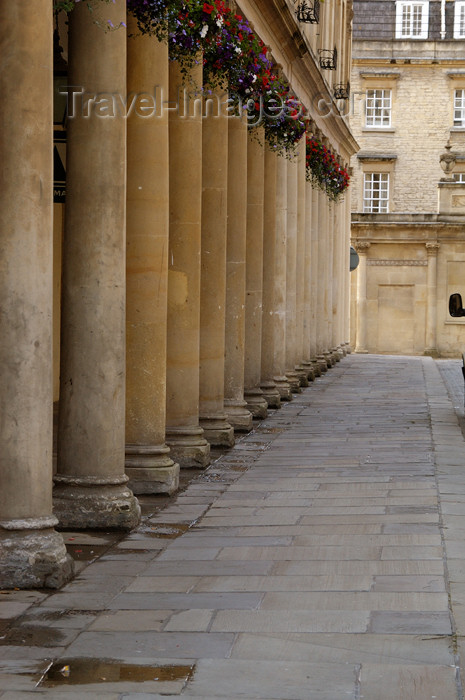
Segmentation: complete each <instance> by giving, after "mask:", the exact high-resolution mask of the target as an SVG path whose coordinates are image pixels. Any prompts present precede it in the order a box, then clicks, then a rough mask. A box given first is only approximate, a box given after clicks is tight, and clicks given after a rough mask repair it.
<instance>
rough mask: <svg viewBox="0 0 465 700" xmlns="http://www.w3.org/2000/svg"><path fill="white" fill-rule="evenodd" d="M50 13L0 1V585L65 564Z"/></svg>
mask: <svg viewBox="0 0 465 700" xmlns="http://www.w3.org/2000/svg"><path fill="white" fill-rule="evenodd" d="M51 18H52V17H51V3H50V2H48V0H38V1H37V2H35V3H34V4H33V5H32V6H31V4H30V3H29V2H25V0H23V1H22V2H16V3H2V4H1V6H0V56H1V58H0V65H1V71H0V86H1V95H2V100H1V103H0V129H1V134H2V137H1V140H0V160H1V163H2V176H1V186H0V202H1V206H0V230H1V235H0V297H1V299H2V302H1V303H2V321H1V342H0V415H1V416H2V420H1V428H0V482H1V488H0V588H31V587H37V588H41V587H43V586H47V587H50V588H59V587H60V586H61V585H62V584H63V583H65V582H66V581H67V580H68V579H69V578H70V576H71V574H72V569H73V565H72V562H71V560H70V558H69V557H68V556H67V554H66V548H65V545H64V542H63V538H62V536H61V535H60V534H58V533H57V532H56V531H55V530H54V526H55V525H56V524H57V522H58V521H57V519H56V517H54V516H53V515H52V403H53V386H52V364H51V361H52V346H51V341H52V275H53V260H52V243H53V241H52V228H53V222H52V186H53V173H52V167H53V162H52V65H53V58H52V22H51ZM31 105H34V109H31ZM38 114H40V119H38V118H37V115H38Z"/></svg>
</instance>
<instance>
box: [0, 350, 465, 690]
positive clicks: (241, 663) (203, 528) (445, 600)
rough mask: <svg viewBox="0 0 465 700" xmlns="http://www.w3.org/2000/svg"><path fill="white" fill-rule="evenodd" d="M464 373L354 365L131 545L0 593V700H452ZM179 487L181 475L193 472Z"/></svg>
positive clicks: (464, 576)
mask: <svg viewBox="0 0 465 700" xmlns="http://www.w3.org/2000/svg"><path fill="white" fill-rule="evenodd" d="M460 367H461V361H459V360H439V361H435V360H433V359H431V358H428V357H395V356H375V355H350V356H348V357H346V358H345V359H343V360H342V361H341V362H340V363H338V364H337V365H336V367H334V368H333V369H332V370H331V371H330V372H328V373H327V374H326V375H324V376H323V377H321V378H318V379H317V380H316V381H315V382H314V383H313V384H312V385H311V386H310V387H309V388H308V389H305V390H303V392H302V393H301V394H299V395H296V396H295V398H294V400H293V401H292V402H291V403H289V404H285V405H284V407H283V408H282V409H281V410H280V411H273V412H271V413H270V416H269V417H268V418H267V419H266V420H264V421H262V422H261V423H260V424H257V427H256V428H255V430H254V431H253V432H252V433H250V434H249V435H247V436H244V437H243V438H241V439H240V441H239V442H238V443H237V445H236V446H235V448H233V449H231V450H229V451H227V452H225V453H224V454H223V455H222V456H220V457H219V458H218V459H217V461H216V462H215V463H214V464H212V466H211V467H209V468H208V469H207V470H206V471H205V472H202V473H199V472H198V473H195V474H191V475H190V476H191V480H190V483H188V484H187V486H186V488H185V490H184V491H182V492H181V493H180V494H179V495H178V496H177V497H175V498H172V499H166V498H165V499H161V500H158V501H157V500H156V499H153V498H152V499H150V498H147V497H144V498H143V499H142V504H143V512H144V520H143V523H142V524H141V526H140V527H139V528H138V529H137V530H136V531H134V532H132V533H131V534H129V535H127V536H125V537H121V535H115V534H111V533H95V532H90V533H79V532H73V533H71V532H66V533H64V536H65V539H66V541H67V545H68V547H69V549H70V551H71V552H72V553H73V556H74V557H75V559H76V560H77V564H78V568H79V572H78V575H77V577H76V578H75V580H74V581H73V582H71V583H70V584H68V585H67V586H65V587H64V588H63V589H62V590H61V591H57V592H50V591H5V592H2V593H0V698H1V700H18V699H20V698H21V699H26V700H27V698H30V697H31V698H32V697H33V696H34V695H35V696H39V697H46V698H54V699H60V698H66V700H73V699H75V700H86V699H88V700H91V699H92V700H94V699H99V698H102V699H107V700H116V699H118V700H122V699H123V698H124V699H125V700H146V699H149V698H151V699H153V700H155V699H157V698H160V700H161V698H165V697H167V696H174V697H176V696H182V697H189V698H197V699H202V700H233V699H236V698H241V699H242V700H252V698H261V699H262V700H264V699H266V700H339V699H353V700H360V699H363V698H364V699H365V700H429V699H430V698H431V699H435V700H458V699H459V698H462V697H463V696H462V681H463V679H462V673H463V668H461V664H460V659H461V658H462V666H464V667H465V662H464V661H463V658H464V655H465V649H464V648H463V639H464V634H465V542H464V536H465V441H464V437H463V435H462V430H461V427H462V424H463V422H464V408H463V379H462V374H461V370H460ZM184 478H185V479H187V477H184Z"/></svg>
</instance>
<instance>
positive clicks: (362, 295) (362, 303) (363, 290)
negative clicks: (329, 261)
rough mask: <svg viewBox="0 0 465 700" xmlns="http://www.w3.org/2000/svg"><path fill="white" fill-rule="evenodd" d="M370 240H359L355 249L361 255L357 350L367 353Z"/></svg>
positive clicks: (358, 273)
mask: <svg viewBox="0 0 465 700" xmlns="http://www.w3.org/2000/svg"><path fill="white" fill-rule="evenodd" d="M370 245H371V244H370V243H369V242H368V241H357V242H356V243H355V249H356V251H357V253H358V254H359V256H360V262H359V265H358V268H357V340H356V347H355V352H360V353H366V352H368V350H367V349H366V345H367V255H368V249H369V247H370Z"/></svg>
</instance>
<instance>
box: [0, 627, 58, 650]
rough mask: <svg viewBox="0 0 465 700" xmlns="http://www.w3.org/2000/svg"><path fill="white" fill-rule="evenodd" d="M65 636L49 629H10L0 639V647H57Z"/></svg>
mask: <svg viewBox="0 0 465 700" xmlns="http://www.w3.org/2000/svg"><path fill="white" fill-rule="evenodd" d="M65 638H66V635H65V634H63V632H61V631H60V630H55V629H52V628H50V627H33V626H27V625H25V626H24V627H11V628H10V629H9V630H7V631H6V633H5V634H4V635H2V636H1V637H0V646H7V645H8V646H15V647H59V646H62V644H63V642H64V640H65Z"/></svg>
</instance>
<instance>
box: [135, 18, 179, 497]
mask: <svg viewBox="0 0 465 700" xmlns="http://www.w3.org/2000/svg"><path fill="white" fill-rule="evenodd" d="M128 21H129V31H130V33H134V34H135V36H134V37H133V38H131V39H129V41H128V94H136V95H140V96H141V97H140V98H139V99H138V101H137V103H136V105H135V108H134V109H133V111H132V114H131V116H130V117H129V118H128V126H127V129H128V160H127V189H128V193H127V217H126V220H127V266H126V275H127V287H126V353H127V354H126V474H127V475H128V476H129V479H130V482H129V485H130V486H131V488H132V490H133V491H134V493H173V492H174V491H176V489H177V488H178V486H179V465H178V464H175V463H174V462H173V460H172V459H171V458H170V450H169V448H168V447H167V445H166V444H165V423H166V315H167V298H168V230H169V206H168V203H169V177H168V113H167V112H164V111H163V109H162V105H161V104H160V103H161V99H162V95H165V96H166V95H167V94H168V46H167V45H166V44H163V43H160V42H158V41H157V40H156V39H153V38H152V37H144V36H138V35H137V25H136V22H135V20H134V19H133V18H132V17H129V18H128ZM155 86H157V87H156V88H155ZM165 99H166V97H165Z"/></svg>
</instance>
